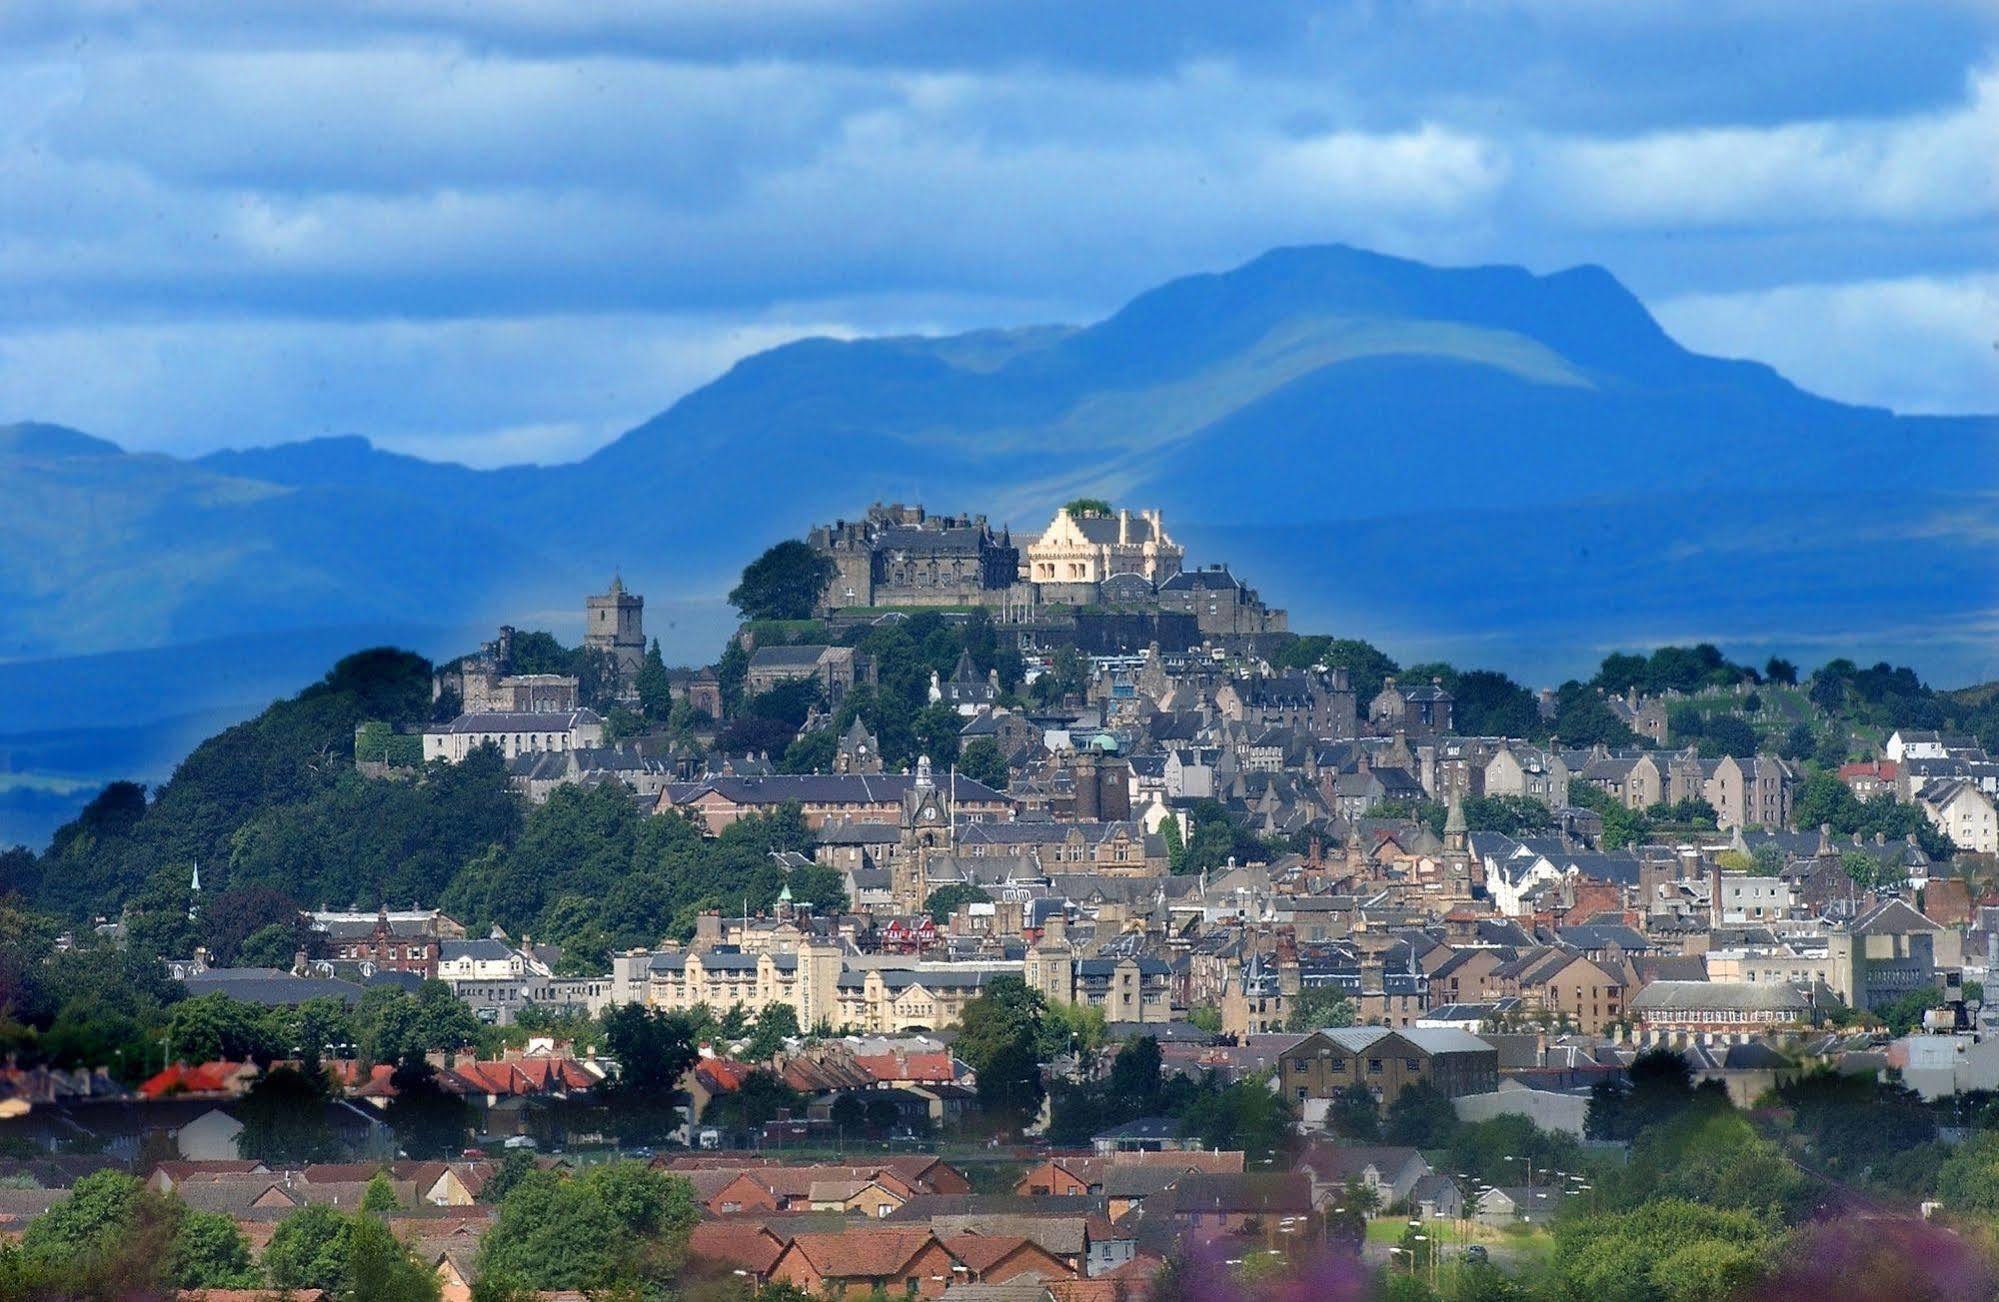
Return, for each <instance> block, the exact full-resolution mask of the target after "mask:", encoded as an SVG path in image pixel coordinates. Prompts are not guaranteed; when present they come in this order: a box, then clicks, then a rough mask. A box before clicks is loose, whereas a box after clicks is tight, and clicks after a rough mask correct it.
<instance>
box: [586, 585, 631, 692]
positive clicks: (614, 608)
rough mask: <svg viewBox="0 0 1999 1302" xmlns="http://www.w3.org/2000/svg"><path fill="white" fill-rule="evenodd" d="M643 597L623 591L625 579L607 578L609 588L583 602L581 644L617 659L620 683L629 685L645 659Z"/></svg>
mask: <svg viewBox="0 0 1999 1302" xmlns="http://www.w3.org/2000/svg"><path fill="white" fill-rule="evenodd" d="M645 605H646V599H645V598H644V597H641V596H639V595H638V594H637V593H636V592H627V591H625V581H624V580H623V579H621V578H615V577H614V578H613V579H612V580H611V590H610V591H609V592H606V593H604V594H603V595H602V596H596V597H590V598H588V599H586V600H585V602H584V610H583V645H584V646H586V647H588V648H590V649H591V650H592V651H602V652H604V653H605V654H606V655H609V656H611V657H612V658H614V659H615V660H616V661H617V662H618V678H619V682H620V684H621V686H630V685H631V684H632V683H633V681H634V680H635V679H636V678H637V677H638V672H639V667H640V666H641V665H643V664H644V663H645V658H646V634H645Z"/></svg>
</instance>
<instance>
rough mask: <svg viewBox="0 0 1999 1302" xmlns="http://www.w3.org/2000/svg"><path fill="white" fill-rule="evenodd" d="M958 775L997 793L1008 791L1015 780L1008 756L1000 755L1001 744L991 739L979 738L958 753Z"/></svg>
mask: <svg viewBox="0 0 1999 1302" xmlns="http://www.w3.org/2000/svg"><path fill="white" fill-rule="evenodd" d="M958 774H959V776H960V777H966V778H970V779H971V780H972V781H974V782H983V783H984V784H985V785H987V786H989V787H991V788H992V789H993V790H995V791H1004V790H1006V784H1007V783H1008V782H1009V781H1011V780H1012V778H1013V772H1012V770H1011V769H1009V768H1008V767H1007V763H1006V756H1004V755H1002V754H1000V748H999V743H998V742H996V741H994V740H993V739H992V738H991V737H979V738H977V739H975V740H974V741H972V742H971V744H969V745H967V746H966V747H965V748H964V749H962V750H960V751H959V752H958Z"/></svg>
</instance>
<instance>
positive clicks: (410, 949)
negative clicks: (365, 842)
mask: <svg viewBox="0 0 1999 1302" xmlns="http://www.w3.org/2000/svg"><path fill="white" fill-rule="evenodd" d="M453 927H454V929H455V928H456V924H455V923H454V924H453ZM313 930H315V931H318V932H320V933H321V934H322V935H324V936H325V937H326V941H325V945H326V953H327V957H329V958H333V959H338V960H340V961H342V962H349V963H358V964H361V965H362V970H363V971H367V972H411V973H415V974H416V975H417V976H420V977H423V978H424V979H426V980H429V979H431V978H434V977H436V976H437V971H438V960H439V956H440V954H441V952H442V949H443V943H444V940H445V936H444V929H443V928H442V927H441V926H440V925H439V921H438V916H437V915H436V914H435V913H426V912H423V911H421V910H417V911H412V912H409V913H396V914H391V913H390V912H389V911H388V910H387V909H386V908H384V909H380V910H378V911H377V912H376V914H375V916H374V917H372V918H370V917H367V916H366V915H365V914H341V913H321V914H318V915H314V919H313Z"/></svg>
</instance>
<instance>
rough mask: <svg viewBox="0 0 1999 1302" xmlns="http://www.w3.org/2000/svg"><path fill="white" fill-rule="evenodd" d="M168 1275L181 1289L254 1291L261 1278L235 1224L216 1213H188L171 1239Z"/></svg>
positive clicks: (182, 1218)
mask: <svg viewBox="0 0 1999 1302" xmlns="http://www.w3.org/2000/svg"><path fill="white" fill-rule="evenodd" d="M167 1273H168V1274H169V1275H170V1276H172V1278H173V1280H174V1282H175V1283H177V1284H178V1285H180V1287H182V1288H184V1289H204V1288H255V1287H256V1286H257V1285H258V1284H259V1283H260V1282H261V1277H260V1276H259V1275H258V1273H257V1267H256V1265H255V1264H254V1263H252V1262H251V1260H250V1245H249V1244H248V1243H247V1242H246V1241H245V1240H244V1238H243V1232H242V1231H241V1230H238V1229H237V1228H236V1222H234V1221H232V1220H230V1219H229V1218H228V1217H227V1216H224V1215H222V1214H221V1213H219V1212H197V1211H190V1212H187V1213H186V1214H185V1215H183V1216H182V1217H181V1218H180V1227H179V1230H178V1232H177V1233H176V1234H175V1235H174V1245H173V1252H172V1254H171V1256H170V1257H169V1258H168V1262H167Z"/></svg>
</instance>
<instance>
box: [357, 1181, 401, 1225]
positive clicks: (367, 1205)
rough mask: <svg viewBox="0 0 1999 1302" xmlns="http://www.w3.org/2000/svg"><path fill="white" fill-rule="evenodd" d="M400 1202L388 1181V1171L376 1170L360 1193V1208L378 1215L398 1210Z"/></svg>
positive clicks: (393, 1187) (394, 1188)
mask: <svg viewBox="0 0 1999 1302" xmlns="http://www.w3.org/2000/svg"><path fill="white" fill-rule="evenodd" d="M401 1208H402V1203H401V1201H400V1200H399V1199H397V1197H396V1187H395V1186H394V1185H393V1184H390V1183H389V1176H388V1173H387V1172H385V1171H377V1172H375V1174H374V1175H373V1176H372V1177H370V1178H369V1180H368V1187H367V1188H366V1189H365V1190H363V1191H362V1193H361V1210H362V1211H363V1212H366V1213H371V1214H374V1215H378V1216H386V1215H387V1214H388V1213H390V1212H393V1211H398V1210H400V1209H401Z"/></svg>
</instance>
